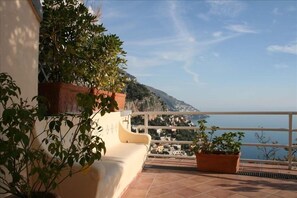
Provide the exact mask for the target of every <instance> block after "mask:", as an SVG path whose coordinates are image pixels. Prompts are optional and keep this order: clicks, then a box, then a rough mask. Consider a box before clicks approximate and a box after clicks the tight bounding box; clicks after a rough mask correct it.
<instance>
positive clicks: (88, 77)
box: [39, 0, 128, 92]
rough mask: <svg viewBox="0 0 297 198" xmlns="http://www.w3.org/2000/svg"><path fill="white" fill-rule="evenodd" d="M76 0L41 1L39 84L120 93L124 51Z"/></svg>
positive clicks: (124, 76)
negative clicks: (72, 85) (69, 84)
mask: <svg viewBox="0 0 297 198" xmlns="http://www.w3.org/2000/svg"><path fill="white" fill-rule="evenodd" d="M96 18H97V16H96V15H92V14H90V12H89V10H88V8H86V7H85V5H84V4H82V3H80V1H79V0H63V1H61V0H44V1H43V20H42V22H41V24H40V37H39V41H40V44H39V52H40V53H39V68H40V70H41V72H40V78H39V79H40V81H46V82H64V83H73V84H80V85H81V84H82V85H85V86H88V87H91V88H99V89H103V90H106V91H111V92H121V91H122V90H123V89H124V88H125V83H126V82H127V79H128V77H127V76H126V73H125V72H124V69H125V65H126V59H125V55H126V52H125V51H124V50H123V48H122V44H123V42H122V41H121V40H120V39H119V37H118V36H117V35H115V34H106V29H105V28H104V27H103V25H102V24H98V23H95V21H96Z"/></svg>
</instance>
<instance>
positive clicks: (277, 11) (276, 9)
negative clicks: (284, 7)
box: [272, 8, 282, 15]
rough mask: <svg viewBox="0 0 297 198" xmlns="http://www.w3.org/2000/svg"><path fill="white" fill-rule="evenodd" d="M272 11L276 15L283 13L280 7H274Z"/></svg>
mask: <svg viewBox="0 0 297 198" xmlns="http://www.w3.org/2000/svg"><path fill="white" fill-rule="evenodd" d="M272 13H273V14H274V15H281V14H282V13H281V12H280V10H279V8H274V9H273V10H272Z"/></svg>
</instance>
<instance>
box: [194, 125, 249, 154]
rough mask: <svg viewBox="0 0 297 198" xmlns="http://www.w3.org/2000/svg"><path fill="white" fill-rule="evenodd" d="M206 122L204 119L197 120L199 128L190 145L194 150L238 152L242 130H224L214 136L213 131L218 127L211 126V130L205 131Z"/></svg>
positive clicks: (225, 152) (242, 135)
mask: <svg viewBox="0 0 297 198" xmlns="http://www.w3.org/2000/svg"><path fill="white" fill-rule="evenodd" d="M206 123H207V122H206V121H205V120H199V121H198V125H199V129H198V132H197V135H196V137H195V138H194V140H193V145H192V149H193V151H194V152H202V153H218V154H238V153H239V152H240V148H241V144H242V143H241V142H242V138H243V137H244V133H243V132H225V133H223V134H222V135H220V136H216V135H215V134H214V133H215V132H216V130H217V129H218V127H216V126H212V127H211V130H210V131H208V132H206V130H207V127H206V125H205V124H206Z"/></svg>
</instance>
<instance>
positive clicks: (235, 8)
mask: <svg viewBox="0 0 297 198" xmlns="http://www.w3.org/2000/svg"><path fill="white" fill-rule="evenodd" d="M207 3H208V5H209V6H210V10H209V14H210V15H217V16H226V17H235V16H237V15H238V14H239V13H241V12H242V11H243V10H244V9H245V7H246V6H245V4H244V3H243V2H241V1H228V0H225V1H222V0H208V1H207Z"/></svg>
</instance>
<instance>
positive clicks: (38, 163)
mask: <svg viewBox="0 0 297 198" xmlns="http://www.w3.org/2000/svg"><path fill="white" fill-rule="evenodd" d="M20 93H21V90H20V89H19V88H18V86H17V85H16V84H15V82H14V81H13V80H12V78H11V77H10V76H9V75H7V74H5V73H0V103H1V108H0V109H1V117H0V156H1V158H0V191H1V192H4V193H11V194H14V195H17V196H19V197H31V195H32V192H35V191H41V190H42V191H45V192H50V191H52V190H54V189H55V188H56V187H57V185H58V184H59V183H61V182H63V181H64V180H65V179H66V178H67V177H69V176H72V175H73V174H76V173H77V172H80V171H83V170H85V169H87V168H88V167H89V166H90V165H92V164H93V163H94V162H95V161H96V160H99V159H100V158H101V156H102V154H104V153H105V152H106V149H105V144H104V141H103V140H102V139H101V138H100V137H98V136H93V135H92V132H93V131H94V130H98V131H100V130H101V128H100V126H98V125H97V124H96V123H94V122H93V120H92V116H94V115H95V114H93V111H92V109H93V108H94V107H97V109H98V112H101V114H104V113H105V112H109V105H110V101H109V98H106V100H105V101H102V100H101V101H102V102H101V103H98V102H97V101H98V98H97V97H95V96H93V95H89V94H86V95H79V96H78V97H79V104H80V105H81V108H82V112H81V114H79V115H62V114H61V115H57V116H51V117H47V116H45V112H46V109H45V107H44V106H43V105H42V103H40V102H39V103H38V102H37V101H36V100H38V98H37V97H34V98H33V100H32V101H30V104H29V102H28V101H26V100H23V99H22V98H20ZM101 99H103V98H101ZM32 104H33V105H32ZM34 104H39V105H34ZM39 122H43V124H44V129H43V130H41V131H35V130H36V128H35V124H36V123H39ZM39 124H40V123H39ZM65 141H67V142H69V145H68V146H66V145H65ZM49 153H50V154H51V155H49ZM74 164H80V168H79V169H78V170H77V169H76V170H75V171H74V170H73V166H74ZM62 171H65V173H66V174H65V175H64V176H63V177H62V176H61V172H62ZM30 178H35V179H36V180H30Z"/></svg>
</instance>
